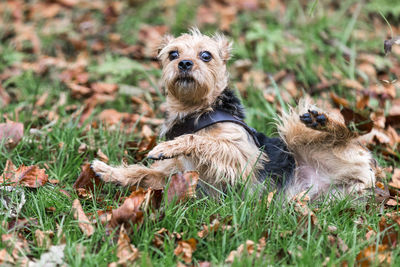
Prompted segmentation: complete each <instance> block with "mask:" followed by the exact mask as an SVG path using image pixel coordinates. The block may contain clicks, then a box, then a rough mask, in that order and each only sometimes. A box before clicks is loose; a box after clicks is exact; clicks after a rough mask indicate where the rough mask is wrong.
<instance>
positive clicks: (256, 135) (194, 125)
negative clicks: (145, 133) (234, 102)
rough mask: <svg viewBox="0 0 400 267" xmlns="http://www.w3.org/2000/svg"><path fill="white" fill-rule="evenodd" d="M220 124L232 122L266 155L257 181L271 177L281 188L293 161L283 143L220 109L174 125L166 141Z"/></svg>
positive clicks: (290, 170) (286, 180)
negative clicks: (244, 130) (241, 128)
mask: <svg viewBox="0 0 400 267" xmlns="http://www.w3.org/2000/svg"><path fill="white" fill-rule="evenodd" d="M221 122H232V123H236V124H238V125H240V126H242V127H243V128H244V129H246V131H247V132H248V133H249V134H250V136H251V137H252V138H253V140H254V143H255V144H256V145H257V147H258V148H259V149H260V151H262V152H264V153H266V154H267V155H268V158H269V161H268V162H266V163H265V164H264V168H263V170H261V171H260V173H259V180H261V181H264V180H265V178H266V177H271V178H272V179H273V180H274V184H275V185H277V186H278V187H283V186H284V185H285V184H286V183H287V182H288V181H289V179H290V178H291V177H292V175H293V171H294V169H295V160H294V158H293V156H292V155H291V153H289V151H288V149H287V146H286V144H285V142H284V141H283V140H282V139H281V138H270V137H267V136H266V135H264V134H263V133H260V132H257V131H256V130H255V129H253V128H251V127H250V126H248V125H247V124H246V123H245V122H244V121H243V120H242V119H241V118H239V117H238V116H236V115H233V114H230V113H229V112H227V111H224V110H221V109H214V110H213V111H210V112H207V113H204V114H202V115H201V116H200V117H198V116H190V117H186V118H185V119H183V120H182V121H180V122H178V123H176V124H175V125H174V126H173V127H172V128H171V129H170V130H169V131H168V132H167V133H166V134H165V137H166V139H167V140H172V139H174V138H176V137H178V136H181V135H184V134H193V133H196V132H197V131H200V130H202V129H204V128H206V127H209V126H211V125H214V124H216V123H221Z"/></svg>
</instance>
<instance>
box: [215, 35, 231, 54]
mask: <svg viewBox="0 0 400 267" xmlns="http://www.w3.org/2000/svg"><path fill="white" fill-rule="evenodd" d="M213 39H214V41H216V42H217V44H218V48H219V51H220V55H221V58H222V60H223V61H227V60H228V59H230V58H231V53H232V42H231V41H229V40H228V38H226V37H225V36H224V35H223V34H220V33H217V34H215V35H214V36H213Z"/></svg>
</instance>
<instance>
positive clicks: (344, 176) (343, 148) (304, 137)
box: [278, 99, 375, 197]
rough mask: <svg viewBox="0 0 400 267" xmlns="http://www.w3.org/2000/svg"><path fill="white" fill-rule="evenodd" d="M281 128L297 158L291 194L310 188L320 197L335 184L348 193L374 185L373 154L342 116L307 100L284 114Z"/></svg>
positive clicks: (281, 133)
mask: <svg viewBox="0 0 400 267" xmlns="http://www.w3.org/2000/svg"><path fill="white" fill-rule="evenodd" d="M278 127H279V130H280V135H281V137H282V139H283V140H284V141H285V142H286V144H287V146H288V149H289V151H290V152H292V154H293V156H294V158H295V160H296V172H295V177H294V179H293V183H292V184H291V185H290V186H289V187H288V188H287V192H288V195H293V194H297V193H299V192H301V191H303V190H310V191H309V192H310V196H311V197H316V196H318V195H321V194H322V193H326V192H327V191H329V189H330V188H332V186H333V187H336V189H337V191H341V192H343V193H346V194H347V193H350V192H352V191H357V192H359V191H363V190H364V189H365V188H368V187H373V186H374V184H375V174H374V171H373V167H372V162H373V158H372V155H371V153H370V152H369V151H368V150H367V149H365V148H364V147H362V146H361V145H359V143H358V142H357V139H356V137H357V134H355V133H353V132H351V131H350V130H349V129H348V128H347V127H346V125H345V123H344V120H343V118H342V117H341V116H340V115H338V114H334V113H331V114H329V113H325V112H323V111H322V110H319V109H318V108H317V107H315V106H313V105H311V104H310V102H309V100H307V99H306V100H302V101H300V103H299V106H298V108H297V109H296V110H292V111H290V112H289V113H286V114H283V115H282V124H280V125H279V126H278Z"/></svg>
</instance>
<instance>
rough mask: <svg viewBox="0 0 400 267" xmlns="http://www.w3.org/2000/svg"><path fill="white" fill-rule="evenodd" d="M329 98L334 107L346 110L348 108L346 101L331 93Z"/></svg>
mask: <svg viewBox="0 0 400 267" xmlns="http://www.w3.org/2000/svg"><path fill="white" fill-rule="evenodd" d="M330 96H331V99H332V101H333V103H335V105H336V106H338V107H346V108H348V107H349V106H350V104H349V101H347V100H346V99H344V98H341V97H339V96H338V95H337V94H335V93H333V92H331V93H330Z"/></svg>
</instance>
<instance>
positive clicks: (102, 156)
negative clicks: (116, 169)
mask: <svg viewBox="0 0 400 267" xmlns="http://www.w3.org/2000/svg"><path fill="white" fill-rule="evenodd" d="M96 157H97V158H98V159H99V160H101V161H102V162H105V163H108V160H109V159H108V157H107V155H106V154H104V153H103V151H101V149H100V148H99V149H98V150H97V152H96Z"/></svg>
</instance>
